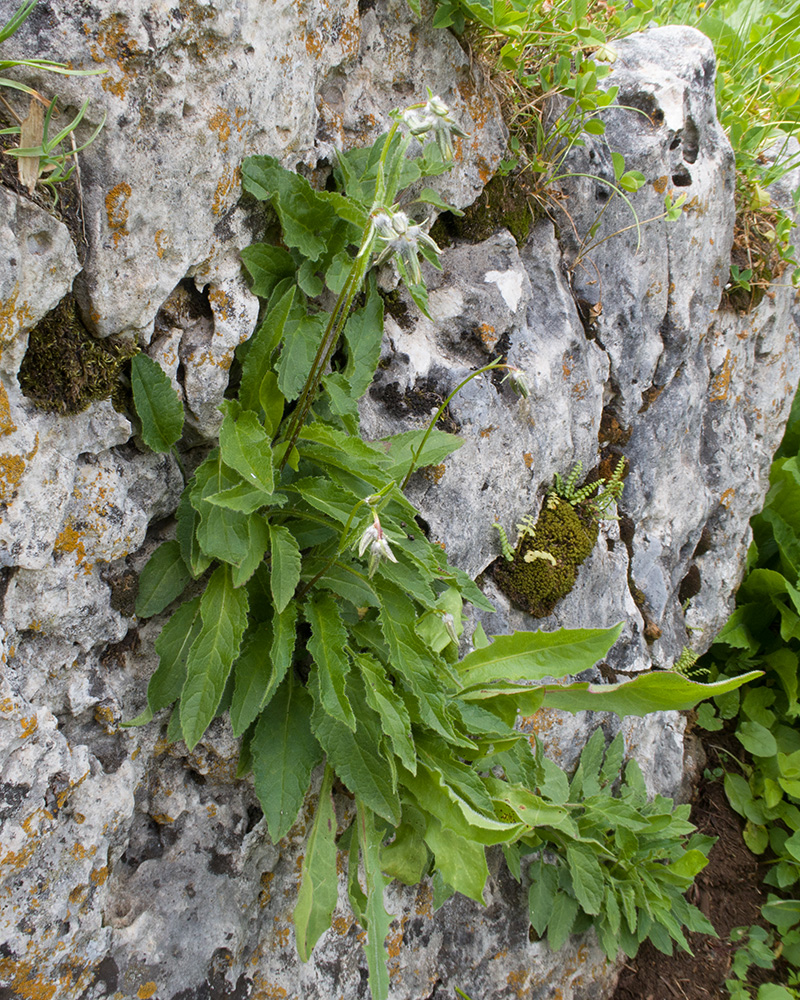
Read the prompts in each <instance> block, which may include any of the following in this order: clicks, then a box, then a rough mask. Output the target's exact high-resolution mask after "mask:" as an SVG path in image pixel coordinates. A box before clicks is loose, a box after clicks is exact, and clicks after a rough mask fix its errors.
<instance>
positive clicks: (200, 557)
mask: <svg viewBox="0 0 800 1000" xmlns="http://www.w3.org/2000/svg"><path fill="white" fill-rule="evenodd" d="M192 485H193V484H192ZM175 516H176V518H177V519H178V530H177V535H178V543H179V544H180V547H181V555H182V556H183V561H184V563H185V564H186V565H187V566H188V567H189V571H190V572H191V574H192V576H193V577H194V578H195V580H196V579H198V577H201V576H202V575H203V573H205V571H206V570H207V569H208V567H209V566H210V565H211V556H207V555H206V554H205V553H204V552H203V550H202V549H201V548H200V543H199V542H198V540H197V529H198V527H199V525H200V515H199V514H198V513H197V511H196V510H195V508H194V507H193V506H192V502H191V500H190V488H189V487H187V488H186V489H185V490H184V491H183V494H182V495H181V499H180V503H179V504H178V509H177V511H176V513H175Z"/></svg>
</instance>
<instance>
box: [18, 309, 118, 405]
mask: <svg viewBox="0 0 800 1000" xmlns="http://www.w3.org/2000/svg"><path fill="white" fill-rule="evenodd" d="M136 350H137V349H136V347H135V346H133V345H131V344H120V343H117V342H114V341H112V340H98V339H97V338H96V337H93V336H92V334H91V333H90V332H89V331H88V330H87V329H86V327H85V326H84V324H83V322H82V320H81V318H80V316H79V314H78V309H77V306H76V304H75V299H74V298H73V296H72V295H71V294H69V295H66V296H65V297H64V298H63V299H62V300H61V301H60V302H59V303H58V305H57V306H56V307H55V309H53V310H51V311H50V312H49V313H48V314H47V315H46V316H45V317H44V318H43V319H42V320H41V322H40V323H39V324H38V325H37V326H36V327H35V329H33V330H31V332H30V336H29V339H28V350H27V351H26V352H25V357H24V358H23V359H22V365H21V367H20V370H19V384H20V387H21V388H22V391H23V393H24V394H25V395H26V396H27V397H28V398H29V399H31V400H33V402H34V403H35V404H36V406H38V407H39V408H40V409H42V410H47V411H49V412H51V413H63V414H74V413H81V412H82V411H83V410H85V409H87V407H88V406H89V405H90V404H91V403H93V402H95V401H96V400H100V399H108V398H109V397H110V396H114V395H115V394H116V393H117V391H118V387H119V376H120V369H121V368H122V366H123V365H124V364H125V362H126V361H128V360H129V359H130V358H132V357H133V355H134V354H135V353H136Z"/></svg>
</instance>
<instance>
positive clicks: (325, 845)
mask: <svg viewBox="0 0 800 1000" xmlns="http://www.w3.org/2000/svg"><path fill="white" fill-rule="evenodd" d="M332 785H333V770H332V768H330V767H326V768H325V775H324V777H323V779H322V788H320V791H319V802H318V804H317V809H316V813H315V815H314V825H313V826H312V827H311V833H310V834H309V835H308V841H307V842H306V849H305V854H304V855H303V865H302V868H301V872H300V891H299V892H298V894H297V904H296V905H295V908H294V912H293V914H292V923H293V924H294V934H295V941H296V942H297V954H298V955H299V957H300V961H301V962H307V961H308V960H309V958H310V957H311V952H312V951H313V949H314V945H315V944H316V943H317V941H318V940H319V938H320V936H321V934H322V933H323V931H326V930H327V929H328V928H329V927H330V925H331V917H332V915H333V910H334V908H335V906H336V900H337V897H338V889H339V878H338V874H337V871H336V812H335V811H334V808H333V796H332V795H331V787H332Z"/></svg>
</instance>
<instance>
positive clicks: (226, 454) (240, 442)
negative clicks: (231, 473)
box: [219, 399, 275, 494]
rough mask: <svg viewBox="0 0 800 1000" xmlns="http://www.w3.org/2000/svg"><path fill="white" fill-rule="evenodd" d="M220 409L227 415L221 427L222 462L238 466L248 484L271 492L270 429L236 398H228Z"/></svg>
mask: <svg viewBox="0 0 800 1000" xmlns="http://www.w3.org/2000/svg"><path fill="white" fill-rule="evenodd" d="M220 409H221V410H222V411H223V413H224V414H225V419H224V420H223V421H222V426H221V427H220V429H219V447H220V454H221V455H222V461H223V462H224V463H225V464H226V465H227V466H229V467H230V468H231V469H235V470H236V471H237V472H238V473H239V475H240V476H241V477H242V479H244V481H245V482H246V483H249V484H250V485H251V486H258V487H259V488H260V489H262V490H263V491H264V493H266V494H270V493H272V489H273V487H274V485H275V478H274V477H275V474H274V470H273V466H272V448H271V447H270V442H269V438H268V437H267V432H266V431H265V430H264V428H263V427H262V426H261V424H260V423H259V420H258V417H257V416H256V415H255V413H253V412H252V410H243V409H242V408H241V406H240V405H239V403H237V402H236V400H235V399H226V400H225V402H224V403H223V404H222V406H221V407H220Z"/></svg>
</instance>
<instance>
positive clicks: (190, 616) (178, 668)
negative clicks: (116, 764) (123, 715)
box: [123, 597, 202, 726]
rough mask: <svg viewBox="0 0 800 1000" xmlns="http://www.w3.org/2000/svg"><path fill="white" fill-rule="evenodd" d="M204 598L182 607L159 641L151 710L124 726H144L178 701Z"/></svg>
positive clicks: (149, 698)
mask: <svg viewBox="0 0 800 1000" xmlns="http://www.w3.org/2000/svg"><path fill="white" fill-rule="evenodd" d="M201 626H202V620H201V618H200V598H199V597H195V598H194V599H193V600H191V601H187V602H186V603H185V604H182V605H181V606H180V607H179V608H178V610H177V611H176V612H175V614H174V615H173V616H172V617H171V618H170V620H169V621H168V622H167V624H166V625H165V626H164V627H163V628H162V629H161V634H160V635H159V637H158V638H157V639H156V652H157V653H158V655H159V663H158V667H157V668H156V672H155V673H154V674H153V676H152V677H151V678H150V683H149V684H148V685H147V708H146V709H145V710H144V712H142V713H141V715H137V716H136V718H135V719H132V720H131V721H130V722H123V726H144V725H145V724H146V723H148V722H150V720H151V719H152V718H153V716H154V715H155V713H156V712H160V711H161V709H162V708H166V707H167V705H171V704H172V703H173V701H176V700H177V699H178V698H179V697H180V694H181V691H182V690H183V685H184V683H185V682H186V660H187V657H188V656H189V650H190V649H191V648H192V643H193V642H194V640H195V639H196V638H197V636H198V635H199V633H200V628H201Z"/></svg>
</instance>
